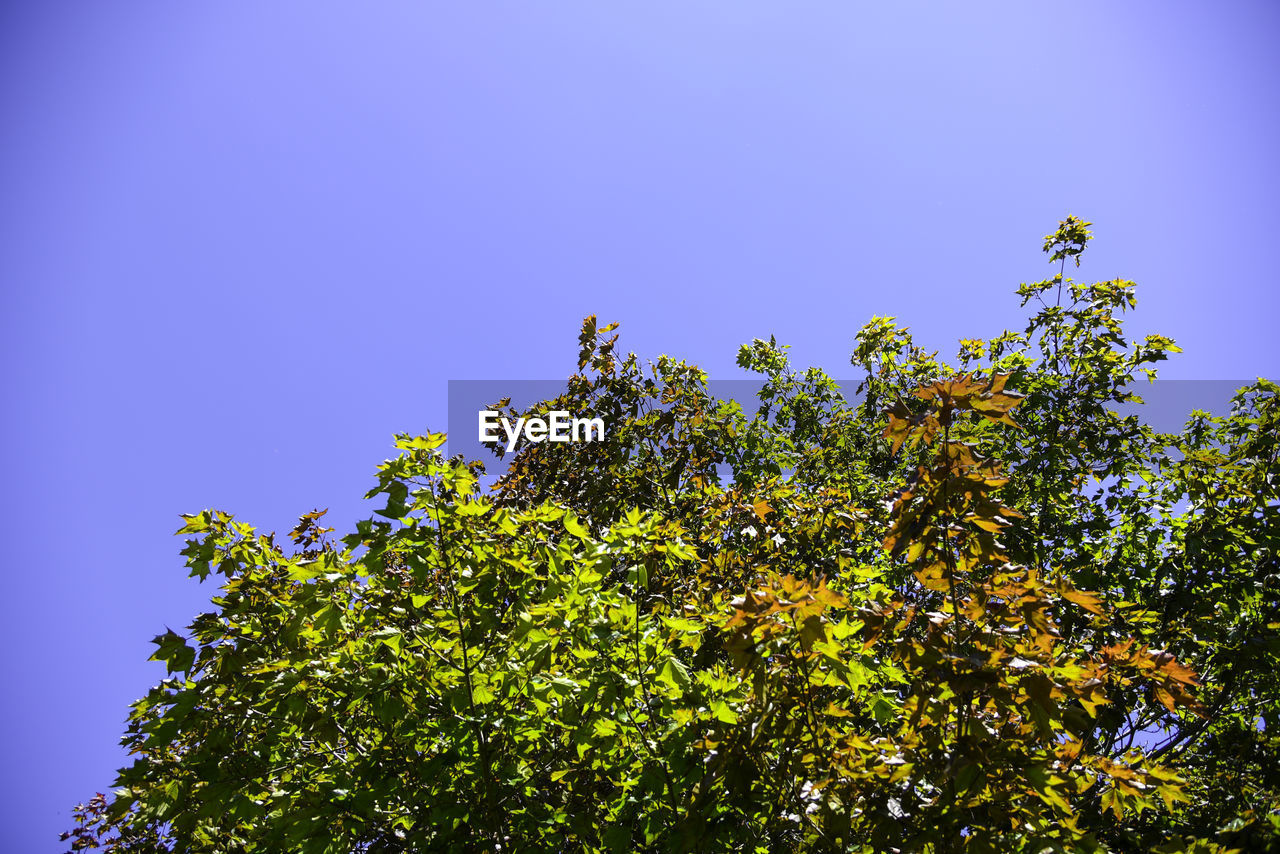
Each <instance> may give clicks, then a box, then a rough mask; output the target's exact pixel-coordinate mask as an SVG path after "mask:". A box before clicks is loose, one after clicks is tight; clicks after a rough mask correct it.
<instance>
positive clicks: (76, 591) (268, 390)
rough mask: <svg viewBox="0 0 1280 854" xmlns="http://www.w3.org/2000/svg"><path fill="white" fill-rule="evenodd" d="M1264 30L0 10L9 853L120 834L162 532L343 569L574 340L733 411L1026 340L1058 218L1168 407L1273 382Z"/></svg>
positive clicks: (1267, 14)
mask: <svg viewBox="0 0 1280 854" xmlns="http://www.w3.org/2000/svg"><path fill="white" fill-rule="evenodd" d="M1278 40H1280V5H1277V4H1275V3H1274V2H1254V3H1248V2H1234V3H1230V4H1209V3H1200V2H1194V3H1192V2H1181V3H1179V2H1161V3H1154V2H1145V3H1143V2H1127V3H1101V2H1083V3H1077V4H1073V5H1071V6H1070V7H1069V8H1067V7H1063V6H1061V5H1052V4H1029V3H1013V2H1007V3H963V4H962V3H950V4H942V3H893V4H887V3H881V4H865V3H859V4H853V3H834V2H813V3H804V4H796V3H782V2H776V0H775V2H768V3H765V2H748V1H747V0H733V2H727V0H726V2H646V3H637V2H630V3H600V2H586V1H585V0H581V1H580V2H569V0H562V2H556V3H517V2H498V1H495V2H487V3H483V4H480V3H466V4H464V3H448V4H446V3H427V2H417V3H397V2H381V3H377V4H353V3H335V2H319V0H308V2H305V3H303V2H287V1H286V0H275V1H274V2H271V3H248V2H233V3H217V4H214V3H205V4H175V3H162V2H133V3H111V4H107V3H90V2H63V0H43V2H40V3H17V2H9V3H4V4H0V190H2V193H3V196H2V198H3V201H2V202H0V318H2V320H0V322H3V325H4V327H3V335H0V358H2V359H3V364H4V366H5V370H4V371H3V375H2V376H3V389H2V393H0V400H2V401H3V406H4V419H3V431H4V435H3V442H0V465H2V466H3V475H4V476H3V487H2V488H0V501H2V502H3V504H2V505H0V526H3V527H2V528H0V535H2V536H3V542H4V544H5V548H6V553H7V554H8V559H7V561H6V563H7V567H6V569H7V572H6V578H5V583H6V585H7V588H6V603H7V608H6V611H7V613H6V615H5V618H4V620H3V621H2V622H0V632H3V636H2V640H3V643H2V644H0V649H3V652H2V653H0V667H2V668H3V669H2V670H0V686H2V687H0V690H3V691H4V693H5V696H4V698H3V700H4V701H3V703H0V733H3V736H2V737H3V738H4V740H5V751H4V755H5V765H6V767H5V773H4V775H3V781H2V782H0V788H3V790H4V791H2V792H0V848H3V849H4V850H10V851H17V850H22V851H30V852H53V851H60V850H62V846H61V845H60V844H59V843H58V842H57V834H58V832H60V831H61V830H64V829H66V828H68V827H69V825H70V808H71V807H72V806H73V805H74V804H75V803H77V802H78V801H81V800H85V799H87V798H88V797H90V796H91V795H92V794H93V793H94V792H95V791H99V790H102V791H109V790H110V787H111V784H112V782H113V778H114V771H115V769H116V768H118V767H119V766H121V765H122V764H124V761H125V757H124V755H123V752H122V751H121V750H120V749H119V747H118V746H117V742H118V739H119V736H120V735H121V733H122V732H123V728H124V720H125V717H126V715H127V712H128V704H129V703H130V702H131V701H132V700H134V699H136V698H138V697H140V696H142V695H143V694H144V693H145V691H146V689H147V688H148V687H149V686H150V685H152V684H154V683H155V682H156V681H158V680H159V679H160V678H162V676H163V665H161V664H158V663H148V662H147V661H146V659H147V657H148V656H149V655H150V654H151V652H152V650H153V649H154V648H153V647H152V646H151V644H150V643H149V640H150V638H151V637H153V636H154V635H156V634H158V633H161V632H163V631H164V628H165V626H166V625H167V626H171V627H174V628H176V629H181V628H182V627H184V626H186V625H187V624H188V623H189V622H190V621H191V619H192V617H194V616H195V614H196V613H198V612H199V611H202V610H205V609H206V607H207V605H208V599H209V597H210V596H211V595H214V593H215V588H214V587H212V586H211V585H205V586H201V585H199V584H197V583H196V582H195V581H194V580H187V579H186V573H185V571H184V570H183V568H182V560H181V558H180V557H179V555H178V551H179V549H180V548H181V541H180V540H179V539H178V538H175V537H173V536H172V533H173V531H175V530H176V529H177V528H178V526H179V521H178V514H179V513H183V512H194V511H196V510H199V509H201V508H205V507H218V508H221V509H225V510H228V511H231V512H233V513H235V514H236V515H237V516H238V517H240V518H241V519H243V520H245V521H248V522H250V523H252V524H255V525H258V526H259V527H260V528H262V529H263V530H267V531H270V530H277V531H280V532H284V531H287V530H288V529H289V528H291V527H292V525H293V523H294V521H295V520H296V518H297V516H298V515H299V514H300V513H303V512H306V511H308V510H311V509H312V508H313V507H330V508H331V512H330V517H329V518H330V520H331V524H333V523H336V524H337V526H338V527H339V529H340V532H341V530H343V529H344V528H346V527H348V526H349V525H350V524H351V523H352V522H353V520H354V519H356V518H358V517H363V516H367V515H368V514H369V513H370V512H371V508H369V507H365V506H363V505H362V502H361V501H360V500H359V496H360V495H362V494H363V493H364V492H365V491H366V490H367V489H368V488H369V487H370V486H371V485H372V482H373V471H374V467H375V465H376V464H377V463H378V462H379V461H381V460H382V459H384V458H386V457H387V456H390V455H391V454H392V445H391V437H392V434H393V433H395V432H397V431H409V432H415V433H421V432H426V431H428V430H442V429H444V425H445V423H446V415H445V392H446V382H447V381H448V380H449V379H507V378H557V377H565V376H567V375H568V374H570V373H571V372H572V371H573V369H574V367H575V358H576V352H577V341H576V334H577V331H578V327H579V325H580V323H581V319H582V317H583V316H584V315H586V314H589V313H595V314H598V315H599V316H600V318H601V322H602V323H603V322H606V321H610V320H617V321H621V322H622V330H621V331H622V333H623V338H622V345H623V346H624V348H626V349H631V350H634V351H636V352H637V353H639V354H641V355H643V356H646V357H656V356H657V355H658V354H660V353H668V354H671V355H674V356H679V357H682V358H685V359H688V360H690V361H693V362H696V363H698V364H700V365H702V366H703V367H704V368H706V369H707V370H708V371H710V373H711V375H712V377H713V378H716V377H718V378H724V379H732V378H735V377H740V376H742V374H741V372H740V371H739V370H738V369H737V368H736V367H735V366H734V357H735V354H736V350H737V346H738V345H739V344H741V343H744V342H747V341H750V340H751V339H752V338H755V337H764V338H767V337H768V336H769V335H770V334H773V335H776V336H777V337H778V339H779V340H780V341H782V342H785V343H790V344H792V345H793V347H792V351H791V352H792V356H793V359H794V361H795V363H797V364H799V365H801V366H806V365H810V364H814V365H819V366H822V367H824V368H826V369H827V370H828V372H830V373H831V374H833V375H835V376H850V375H852V370H851V369H850V368H849V367H848V355H849V353H850V351H851V349H852V340H853V335H854V334H855V332H856V331H857V330H858V328H859V327H860V326H861V325H862V324H863V323H865V322H866V321H867V320H869V319H870V318H871V316H872V315H876V314H879V315H895V316H897V317H898V318H899V319H900V321H901V322H903V323H906V324H908V325H909V326H910V327H911V328H912V330H913V332H914V333H915V334H916V336H917V338H918V340H919V341H920V342H921V343H923V344H925V345H927V346H928V347H930V348H931V349H932V348H940V349H941V350H942V354H943V355H944V356H951V355H952V354H954V351H955V342H956V340H957V339H958V338H961V337H988V336H991V335H994V334H998V333H999V332H1001V331H1002V330H1003V329H1005V328H1021V326H1022V322H1023V320H1024V318H1025V316H1026V315H1025V314H1024V311H1023V310H1022V309H1020V308H1019V305H1018V298H1017V297H1016V296H1015V295H1014V294H1013V290H1014V288H1016V286H1017V285H1018V283H1019V282H1024V281H1026V282H1029V281H1034V280H1037V279H1041V278H1046V277H1048V276H1049V275H1051V274H1052V272H1053V271H1052V270H1051V268H1050V267H1049V266H1048V264H1046V263H1045V256H1044V255H1042V253H1041V252H1040V245H1041V242H1042V237H1043V235H1044V234H1046V233H1047V232H1049V231H1052V230H1053V229H1054V228H1055V227H1056V224H1057V222H1058V221H1059V220H1060V219H1062V218H1063V217H1064V216H1065V215H1067V214H1068V213H1072V214H1076V215H1078V216H1081V217H1084V218H1086V219H1089V220H1092V221H1093V222H1094V223H1095V225H1094V232H1095V235H1096V239H1095V241H1094V243H1093V244H1092V245H1091V247H1090V249H1089V251H1088V252H1087V253H1086V256H1085V261H1084V266H1083V267H1082V268H1081V269H1080V271H1079V272H1078V273H1077V277H1078V278H1081V279H1089V280H1097V279H1109V278H1115V277H1124V278H1130V279H1134V280H1136V281H1137V282H1138V283H1139V290H1138V294H1139V306H1138V311H1137V313H1136V314H1135V315H1134V316H1133V318H1132V320H1131V321H1130V324H1129V327H1128V328H1129V329H1130V331H1131V332H1134V333H1139V334H1145V333H1147V332H1155V331H1158V332H1161V333H1164V334H1168V335H1171V336H1173V337H1174V338H1175V339H1177V341H1178V343H1179V344H1181V345H1182V346H1183V347H1184V348H1185V350H1186V352H1185V353H1184V354H1182V355H1180V356H1178V357H1175V359H1174V360H1172V361H1171V362H1169V363H1166V365H1167V366H1166V367H1165V368H1164V369H1163V372H1162V375H1163V376H1166V377H1171V378H1179V379H1236V378H1244V379H1249V378H1253V377H1256V376H1259V375H1262V376H1268V377H1271V378H1276V377H1278V376H1280V356H1278V355H1277V349H1276V344H1275V335H1274V330H1275V325H1276V317H1277V316H1280V312H1277V298H1276V282H1275V277H1274V275H1273V269H1274V256H1275V252H1276V248H1277V238H1276V236H1275V235H1276V233H1277V213H1276V212H1277V199H1280V180H1278V178H1280V161H1278V160H1277V158H1276V156H1275V155H1276V152H1277V151H1280V138H1278V133H1277V131H1278V130H1280V103H1277V101H1278V100H1280V98H1278V95H1277V93H1278V92H1280V87H1278V86H1277V84H1278V83H1280V77H1278V74H1277V72H1278V71H1280V52H1278V51H1276V50H1275V45H1276V44H1277V42H1278Z"/></svg>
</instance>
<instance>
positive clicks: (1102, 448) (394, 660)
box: [64, 218, 1280, 854]
mask: <svg viewBox="0 0 1280 854" xmlns="http://www.w3.org/2000/svg"><path fill="white" fill-rule="evenodd" d="M1088 225H1089V223H1086V222H1082V221H1081V220H1078V219H1075V218H1068V220H1066V221H1065V222H1063V223H1062V224H1061V227H1060V228H1059V230H1058V231H1057V232H1055V234H1053V235H1050V236H1049V237H1047V238H1046V243H1045V251H1046V252H1047V253H1048V254H1049V256H1050V258H1051V260H1052V261H1053V262H1054V263H1055V264H1057V265H1058V269H1059V272H1058V274H1057V275H1055V276H1054V277H1053V278H1051V279H1049V280H1046V281H1044V282H1039V283H1036V284H1033V285H1023V286H1022V287H1021V288H1019V291H1018V292H1019V294H1020V295H1021V296H1022V297H1023V300H1024V305H1026V304H1029V303H1030V302H1031V301H1033V300H1034V301H1036V302H1037V303H1038V304H1039V307H1040V308H1039V310H1038V311H1037V312H1036V313H1035V314H1034V315H1033V316H1032V317H1031V318H1030V319H1029V321H1028V325H1027V327H1026V328H1025V329H1024V330H1023V331H1021V332H1006V333H1004V334H1003V335H1000V336H997V337H996V338H994V339H991V340H990V341H983V340H977V339H962V341H961V348H960V353H959V356H958V360H957V363H956V364H954V365H947V364H944V363H942V362H940V361H938V359H937V356H936V354H928V353H925V352H924V351H923V350H921V349H920V348H919V347H917V346H916V345H915V344H914V343H913V341H912V339H911V337H910V334H909V332H908V331H907V330H906V329H905V328H902V327H899V326H898V325H896V324H895V323H894V322H893V319H892V318H875V319H873V320H872V321H871V323H869V324H868V325H867V326H865V327H864V328H863V329H862V330H861V331H860V332H858V334H857V336H856V341H855V349H854V354H853V362H854V364H855V365H856V366H858V367H860V368H861V369H862V370H863V371H864V372H865V379H864V381H863V384H862V388H861V389H860V391H861V392H862V394H861V396H860V399H855V398H853V397H846V395H845V393H844V392H843V391H842V390H841V389H839V388H838V387H837V385H836V384H835V383H834V382H833V381H832V380H831V379H830V378H829V377H828V376H827V375H826V374H824V373H823V372H821V371H818V370H815V369H810V370H808V371H805V372H803V373H796V372H794V371H793V370H792V369H791V368H790V366H789V364H788V361H787V358H786V355H785V349H786V348H785V347H783V346H780V345H778V344H777V342H776V341H774V340H772V339H770V340H769V341H763V340H757V341H755V342H753V343H752V344H750V345H747V346H744V347H743V348H742V350H741V352H740V354H739V364H740V365H741V366H742V367H744V368H746V369H748V370H751V371H755V372H757V373H758V374H760V376H761V377H762V379H763V381H764V385H763V388H762V390H761V392H760V394H759V398H758V401H757V406H756V408H755V411H754V412H749V411H747V410H744V409H743V407H742V406H741V405H740V404H739V403H736V402H732V401H724V400H718V399H716V398H715V397H714V396H713V395H712V394H711V393H710V391H709V388H708V385H707V377H706V375H705V374H704V373H703V372H702V371H700V370H698V369H697V368H695V367H693V366H690V365H687V364H684V363H682V362H680V361H678V360H675V359H672V358H669V357H662V358H660V359H659V360H658V361H657V362H656V363H654V364H641V361H640V360H639V359H638V358H637V357H636V356H634V355H632V354H628V355H626V356H623V355H621V354H620V353H619V352H617V350H616V344H617V340H618V339H617V335H616V334H614V335H612V336H610V335H609V333H611V332H613V329H614V325H612V324H611V325H609V326H604V327H598V326H597V323H596V320H595V318H594V317H591V318H588V319H587V320H586V321H585V322H584V325H583V329H582V334H581V337H580V345H581V353H580V358H579V363H578V366H577V373H575V374H574V375H573V376H572V377H571V378H570V379H569V380H568V382H567V384H566V389H565V392H564V394H563V395H562V396H561V397H560V398H558V399H557V400H555V401H549V402H545V403H544V404H541V405H539V406H538V407H536V410H537V411H545V410H548V409H553V408H554V409H564V410H569V411H573V412H580V413H591V414H592V415H593V416H599V417H602V418H604V420H605V421H606V423H607V424H608V425H609V437H608V441H606V442H602V443H591V444H576V445H575V444H570V445H551V444H540V445H529V446H526V447H524V448H522V449H519V450H518V451H516V452H515V453H514V455H512V456H511V458H510V459H506V460H502V463H503V466H504V471H503V473H502V474H501V477H500V478H499V479H498V481H497V483H496V485H495V487H494V488H493V489H492V490H484V489H481V488H480V473H481V470H482V466H481V465H480V464H479V463H476V462H468V461H464V460H460V459H448V458H446V457H445V456H444V455H443V454H442V453H441V446H442V445H443V443H444V436H442V435H440V434H429V435H425V436H411V435H402V436H399V437H397V442H396V443H397V448H398V450H399V452H400V453H399V456H397V457H396V458H395V459H392V460H389V461H387V462H385V463H383V464H382V465H381V466H380V467H379V469H378V476H377V484H376V486H375V487H374V488H373V489H372V490H371V491H370V492H369V495H368V497H369V498H371V499H375V500H376V501H377V502H378V507H379V509H378V510H377V512H376V515H375V516H374V517H373V518H370V519H367V520H364V521H361V522H359V523H358V524H357V525H356V526H355V530H354V531H352V532H350V533H348V534H347V535H345V536H343V537H341V538H340V539H333V538H331V537H330V536H329V535H330V534H331V533H333V531H332V529H329V528H325V527H323V526H322V524H321V520H322V518H323V511H315V512H312V513H308V514H306V515H304V516H303V517H302V518H301V520H300V523H299V525H298V527H297V528H295V529H294V530H293V531H292V532H291V534H290V539H291V541H292V542H291V545H288V546H286V545H285V544H282V543H278V542H277V541H276V539H275V537H274V536H272V535H263V534H261V533H258V532H257V531H255V530H254V529H253V528H252V527H250V526H248V525H246V524H244V523H243V522H239V521H237V520H235V519H234V518H232V517H231V516H230V515H228V514H226V513H224V512H221V511H213V510H210V511H204V512H202V513H196V514H192V515H189V516H185V517H184V525H183V527H182V529H181V530H180V531H179V533H180V534H182V535H184V536H186V537H187V545H186V548H185V550H184V552H183V554H184V556H185V557H186V561H187V566H188V567H189V569H190V571H191V574H192V575H193V576H195V577H197V578H199V579H201V580H205V579H208V578H210V577H212V578H215V579H216V580H217V582H218V583H219V584H220V591H219V593H218V595H217V597H216V598H215V599H214V600H213V605H214V610H212V611H210V612H209V613H206V614H202V615H201V616H199V617H197V618H196V620H195V621H194V622H193V623H192V624H191V626H190V627H189V629H188V630H187V632H186V633H185V634H179V633H176V632H167V633H166V634H164V635H160V636H158V637H157V638H156V639H155V643H156V645H157V651H156V653H155V656H154V658H155V659H157V660H159V661H162V662H164V663H165V665H166V666H167V668H168V671H169V677H168V678H167V679H166V680H165V681H164V682H162V683H161V684H160V685H158V686H156V687H155V688H154V689H152V690H151V692H150V693H149V694H148V695H147V696H146V697H144V698H143V699H142V700H139V701H138V702H137V703H136V704H135V705H134V707H133V709H132V712H131V714H130V717H129V722H128V729H127V732H126V735H125V738H124V743H125V745H126V746H127V747H128V748H129V750H130V752H131V754H132V756H133V762H132V764H131V765H130V766H129V767H126V768H124V769H122V771H121V772H120V776H119V779H118V780H117V784H116V785H117V788H116V790H115V792H114V794H113V795H112V796H111V797H106V796H101V795H100V796H98V797H95V798H94V799H92V800H90V801H89V802H87V803H86V804H84V805H82V806H81V807H80V808H78V810H77V819H78V824H77V827H76V828H75V829H74V830H73V831H70V832H69V833H68V834H66V835H65V836H64V838H65V839H68V840H70V841H71V844H72V848H73V849H75V850H80V849H85V848H97V847H101V848H103V849H104V850H108V851H118V852H125V851H128V852H158V851H210V852H224V851H225V852H233V851H236V852H238V851H295V850H296V851H306V852H332V854H349V852H353V851H367V852H396V851H498V850H501V851H516V852H522V851H535V852H536V851H547V852H560V851H609V852H629V851H654V852H657V851H706V852H719V851H750V852H779V851H821V852H828V851H831V852H834V851H847V852H880V851H899V852H950V851H971V852H1055V851H1056V852H1076V851H1152V850H1155V851H1164V852H1175V851H1186V852H1192V851H1197V852H1223V851H1229V850H1235V851H1265V850H1277V843H1276V839H1277V833H1278V830H1277V827H1278V825H1280V772H1278V771H1277V769H1278V768H1280V755H1278V752H1280V751H1278V748H1280V744H1278V743H1277V737H1276V736H1275V735H1274V734H1275V733H1277V732H1280V684H1278V679H1280V677H1278V676H1277V673H1280V666H1278V665H1280V661H1277V658H1280V610H1278V609H1280V605H1278V604H1277V603H1280V568H1278V567H1277V561H1276V547H1277V530H1278V529H1277V524H1276V523H1277V519H1276V513H1277V496H1276V487H1277V477H1276V475H1277V447H1278V445H1277V436H1280V429H1278V428H1280V424H1278V423H1277V422H1278V420H1280V405H1278V404H1277V391H1278V389H1277V387H1276V386H1275V385H1273V384H1271V383H1269V382H1266V381H1259V382H1258V383H1257V384H1255V385H1253V386H1251V387H1249V388H1246V389H1243V390H1241V392H1240V393H1239V394H1238V395H1237V397H1236V399H1235V401H1234V403H1233V408H1232V411H1231V412H1230V413H1229V414H1228V415H1227V416H1224V417H1220V418H1215V417H1211V416H1209V415H1207V414H1205V413H1197V414H1195V415H1194V416H1193V417H1192V419H1191V421H1190V422H1189V423H1188V425H1187V428H1186V430H1185V431H1184V432H1182V433H1181V434H1180V435H1165V434H1160V433H1157V432H1156V431H1154V430H1152V429H1151V428H1149V427H1147V426H1144V425H1143V424H1141V423H1140V422H1139V421H1138V420H1137V419H1136V418H1134V417H1132V416H1128V417H1122V416H1120V415H1118V414H1116V413H1115V412H1114V411H1113V408H1112V404H1115V403H1117V402H1122V401H1126V400H1132V399H1134V398H1135V395H1136V392H1135V389H1134V381H1135V379H1136V378H1137V377H1139V376H1142V375H1143V374H1144V372H1149V371H1150V370H1151V368H1150V367H1149V366H1150V365H1151V364H1152V363H1154V362H1157V361H1160V360H1162V359H1163V358H1165V355H1166V354H1167V353H1168V352H1172V351H1176V349H1177V348H1176V347H1175V346H1174V345H1173V343H1172V341H1170V340H1169V339H1167V338H1163V337H1161V336H1149V337H1148V338H1146V339H1144V340H1143V341H1142V342H1139V343H1136V344H1134V345H1132V346H1131V345H1129V344H1128V343H1127V342H1126V341H1125V339H1124V337H1123V330H1122V325H1121V321H1120V315H1121V314H1123V313H1124V312H1125V311H1126V310H1128V309H1130V308H1132V307H1133V306H1134V298H1133V284H1132V283H1130V282H1125V281H1119V280H1117V281H1111V282H1102V283H1097V284H1093V285H1081V284H1077V283H1074V282H1072V281H1071V280H1070V279H1068V278H1066V277H1065V270H1066V262H1067V260H1069V259H1070V260H1074V261H1075V262H1076V265H1077V266H1078V265H1079V262H1080V256H1081V254H1082V253H1083V251H1084V249H1085V247H1086V245H1087V243H1088V240H1089V239H1090V237H1091V235H1090V233H1089V231H1088V229H1087V227H1088ZM502 405H503V406H506V405H507V402H503V403H502Z"/></svg>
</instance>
